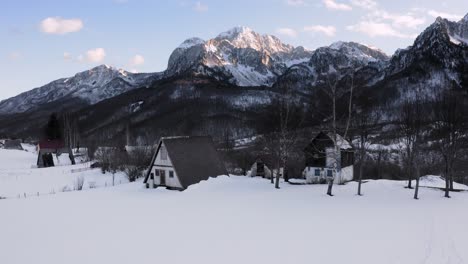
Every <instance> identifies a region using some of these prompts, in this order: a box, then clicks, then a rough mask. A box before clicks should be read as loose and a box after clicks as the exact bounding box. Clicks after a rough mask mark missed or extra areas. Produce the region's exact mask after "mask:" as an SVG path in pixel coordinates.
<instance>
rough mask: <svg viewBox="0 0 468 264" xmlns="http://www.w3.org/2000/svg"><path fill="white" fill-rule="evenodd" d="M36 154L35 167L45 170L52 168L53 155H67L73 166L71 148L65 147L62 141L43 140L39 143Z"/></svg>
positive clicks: (73, 159)
mask: <svg viewBox="0 0 468 264" xmlns="http://www.w3.org/2000/svg"><path fill="white" fill-rule="evenodd" d="M37 152H38V154H37V167H38V168H47V167H54V166H55V164H54V159H53V156H52V155H53V154H55V155H57V156H59V155H61V154H68V157H69V158H70V161H71V163H72V164H73V165H74V164H75V157H74V156H73V152H72V150H71V148H69V147H65V143H64V142H63V141H62V140H58V139H56V140H43V141H41V142H39V145H38V151H37Z"/></svg>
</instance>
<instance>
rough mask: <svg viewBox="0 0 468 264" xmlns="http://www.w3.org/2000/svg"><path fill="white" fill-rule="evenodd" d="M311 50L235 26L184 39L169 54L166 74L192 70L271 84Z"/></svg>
mask: <svg viewBox="0 0 468 264" xmlns="http://www.w3.org/2000/svg"><path fill="white" fill-rule="evenodd" d="M311 54H312V52H311V51H308V50H306V49H305V48H303V47H297V48H295V47H293V46H291V45H287V44H284V43H282V42H281V41H280V40H279V39H278V38H276V37H274V36H270V35H260V34H258V33H256V32H254V31H253V30H252V29H250V28H247V27H236V28H233V29H231V30H229V31H227V32H224V33H221V34H220V35H218V36H217V37H216V38H214V39H210V40H208V41H204V40H201V39H198V38H194V39H188V40H186V41H185V42H183V43H182V45H180V46H179V47H178V48H177V49H176V50H175V51H174V52H173V53H172V55H171V56H170V59H169V64H168V69H167V71H166V73H165V74H166V76H175V75H180V74H186V73H187V74H194V75H204V76H210V77H214V78H215V79H217V80H220V81H226V82H228V83H230V84H234V85H238V86H272V85H273V84H274V82H275V81H276V80H277V78H278V76H281V75H282V74H283V73H284V72H285V71H286V70H287V68H288V67H290V66H292V65H294V64H297V63H301V62H304V61H308V60H309V59H310V56H311Z"/></svg>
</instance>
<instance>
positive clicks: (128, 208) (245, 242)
mask: <svg viewBox="0 0 468 264" xmlns="http://www.w3.org/2000/svg"><path fill="white" fill-rule="evenodd" d="M28 170H31V169H25V171H28ZM0 175H1V174H0ZM67 177H68V176H67ZM438 184H440V182H439V181H438V179H437V177H430V178H427V179H425V180H423V181H422V185H428V186H436V185H438ZM404 185H405V182H394V181H385V180H382V181H369V182H367V183H365V184H364V185H363V190H364V194H365V196H363V197H359V196H356V195H355V193H356V187H357V186H356V184H355V183H349V184H347V185H339V186H335V187H334V193H335V195H336V196H334V197H328V196H326V195H325V191H326V190H325V188H326V186H323V185H287V184H282V188H281V189H280V190H275V189H274V188H273V187H272V185H271V184H270V183H269V182H268V181H267V180H264V179H260V178H248V177H236V176H231V177H227V176H223V177H219V178H217V179H211V180H209V181H208V182H203V183H201V184H198V185H195V186H192V187H190V188H189V189H188V190H186V191H184V192H177V191H168V190H164V189H156V190H148V189H144V188H143V186H142V184H141V182H139V183H132V184H122V185H118V186H115V187H110V188H99V189H91V190H85V191H80V192H66V193H57V194H55V195H44V196H39V197H34V196H33V197H29V198H27V199H24V198H21V199H17V198H12V199H5V200H0V212H1V216H0V263H8V264H14V263H48V264H49V263H51V264H56V263H60V264H62V263H67V264H68V263H77V264H78V263H79V264H83V263H100V264H102V263H113V264H118V263H122V264H124V263H125V264H128V263H223V264H224V263H236V264H239V263H269V264H270V263H307V264H310V263H337V264H338V263H340V264H341V263H360V264H367V263H369V264H370V263H372V264H375V263H379V264H386V263H389V264H390V263H392V264H393V263H408V264H412V263H433V264H441V263H468V251H467V250H466V247H467V245H468V232H467V229H468V210H466V208H467V205H468V192H459V193H453V194H452V199H446V198H443V197H442V196H443V193H442V191H440V190H436V189H430V188H422V189H421V199H420V200H417V201H416V200H413V199H412V195H413V193H412V190H408V189H405V188H404ZM459 187H465V188H466V186H459Z"/></svg>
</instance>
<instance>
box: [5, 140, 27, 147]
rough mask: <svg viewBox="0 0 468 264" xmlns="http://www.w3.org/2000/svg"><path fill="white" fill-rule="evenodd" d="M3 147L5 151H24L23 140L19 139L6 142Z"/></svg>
mask: <svg viewBox="0 0 468 264" xmlns="http://www.w3.org/2000/svg"><path fill="white" fill-rule="evenodd" d="M3 147H4V148H5V149H17V150H23V147H22V146H21V140H19V139H14V140H5V145H4V146H3Z"/></svg>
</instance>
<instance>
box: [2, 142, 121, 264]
mask: <svg viewBox="0 0 468 264" xmlns="http://www.w3.org/2000/svg"><path fill="white" fill-rule="evenodd" d="M23 147H24V148H25V149H26V150H27V151H20V150H6V149H0V197H3V198H18V197H20V198H24V197H29V196H37V195H38V194H39V195H49V194H54V193H58V192H64V191H73V190H74V189H76V187H77V183H78V182H79V181H80V180H81V179H83V181H84V185H83V188H84V189H89V188H90V187H95V188H101V187H106V186H110V185H112V174H109V173H107V174H105V175H103V174H102V173H101V171H100V170H99V169H92V170H91V169H89V167H90V163H79V162H80V159H79V158H77V162H78V163H79V164H77V165H75V166H71V165H70V163H71V162H70V160H69V158H68V156H67V155H61V156H60V157H59V159H57V158H56V157H55V156H54V162H55V164H56V165H57V166H56V167H53V168H43V169H38V168H37V167H36V162H37V153H36V152H35V150H34V148H32V147H30V146H28V145H24V146H23ZM127 182H128V181H127V180H126V178H125V176H124V175H123V174H122V173H117V174H116V175H115V179H114V183H115V184H121V183H127ZM0 262H1V261H0Z"/></svg>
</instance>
